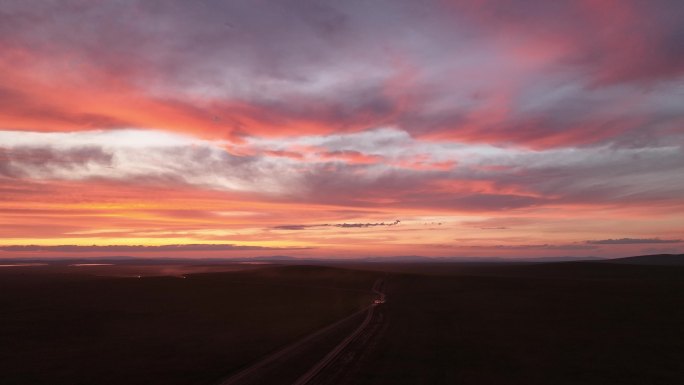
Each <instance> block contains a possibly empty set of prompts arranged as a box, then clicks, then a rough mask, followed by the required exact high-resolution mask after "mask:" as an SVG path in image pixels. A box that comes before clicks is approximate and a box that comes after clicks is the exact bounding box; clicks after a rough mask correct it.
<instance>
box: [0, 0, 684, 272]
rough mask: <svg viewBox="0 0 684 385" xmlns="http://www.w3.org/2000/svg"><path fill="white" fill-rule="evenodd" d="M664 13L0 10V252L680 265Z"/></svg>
mask: <svg viewBox="0 0 684 385" xmlns="http://www.w3.org/2000/svg"><path fill="white" fill-rule="evenodd" d="M682 20H684V3H683V2H681V1H678V0H671V1H670V0H655V1H639V0H623V1H593V0H580V1H569V0H568V1H542V0H525V1H518V2H510V1H499V0H485V1H465V0H456V1H448V0H435V1H419V2H418V1H404V0H392V1H354V0H352V1H342V2H341V1H270V0H267V1H247V2H243V1H193V2H190V1H176V0H170V1H159V2H157V1H142V0H140V1H134V0H130V1H129V0H126V1H80V0H73V1H72V0H65V1H57V2H47V1H30V0H29V1H26V0H21V1H19V0H5V1H0V259H1V258H17V257H36V256H46V257H64V256H85V257H87V256H106V255H131V256H151V257H163V256H173V257H180V256H184V257H246V256H266V255H289V256H295V257H316V258H352V257H365V256H400V255H423V256H434V257H451V256H453V257H504V258H505V257H523V258H524V257H543V256H549V257H552V256H599V257H617V256H629V255H639V254H655V253H684V23H682Z"/></svg>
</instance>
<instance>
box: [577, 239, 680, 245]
mask: <svg viewBox="0 0 684 385" xmlns="http://www.w3.org/2000/svg"><path fill="white" fill-rule="evenodd" d="M682 242H684V241H683V240H681V239H660V238H620V239H600V240H594V241H586V243H588V244H590V245H635V244H652V243H682Z"/></svg>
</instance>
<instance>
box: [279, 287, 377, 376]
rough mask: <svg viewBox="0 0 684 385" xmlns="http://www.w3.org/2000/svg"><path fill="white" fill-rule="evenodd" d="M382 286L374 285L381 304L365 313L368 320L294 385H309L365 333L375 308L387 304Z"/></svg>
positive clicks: (374, 305) (375, 304) (370, 307)
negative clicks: (380, 289) (381, 289)
mask: <svg viewBox="0 0 684 385" xmlns="http://www.w3.org/2000/svg"><path fill="white" fill-rule="evenodd" d="M381 286H382V280H381V279H378V280H377V281H375V284H374V285H373V292H374V293H375V294H377V295H378V298H377V299H379V300H380V301H381V302H376V301H373V305H371V306H369V307H368V308H367V309H366V310H365V311H367V313H366V318H364V320H363V322H362V323H361V325H359V327H358V328H356V329H355V330H354V331H353V332H352V333H351V334H349V335H348V336H347V337H346V338H345V339H343V340H342V341H341V342H340V343H339V344H338V345H337V346H335V348H334V349H333V350H331V351H330V352H329V353H328V354H326V356H325V357H323V359H322V360H320V361H319V362H318V363H316V365H314V366H313V367H312V368H311V369H309V370H308V371H307V372H306V373H304V374H303V375H302V376H301V377H299V378H298V379H297V381H295V382H294V383H293V384H292V385H306V384H308V383H309V382H310V381H311V380H312V379H313V378H314V377H315V376H316V375H317V374H318V373H320V372H321V371H322V370H323V369H325V368H326V367H328V365H330V364H331V363H332V362H333V361H334V360H335V359H336V358H337V357H338V356H339V355H340V353H342V351H343V350H344V349H345V348H346V347H347V345H349V344H350V343H351V342H352V341H353V340H354V339H355V338H356V337H358V336H359V335H360V334H361V333H363V332H364V330H365V329H366V328H367V327H368V324H369V323H370V321H371V319H372V318H373V312H374V310H375V307H376V306H378V304H379V303H384V302H385V293H382V292H381V291H379V290H378V289H379V288H380V287H381Z"/></svg>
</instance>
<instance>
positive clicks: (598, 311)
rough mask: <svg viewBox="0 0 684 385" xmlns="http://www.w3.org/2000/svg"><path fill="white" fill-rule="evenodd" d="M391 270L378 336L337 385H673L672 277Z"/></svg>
mask: <svg viewBox="0 0 684 385" xmlns="http://www.w3.org/2000/svg"><path fill="white" fill-rule="evenodd" d="M374 268H376V269H377V268H378V266H375V267H374ZM391 270H393V271H395V273H394V274H393V276H392V278H391V279H390V280H388V282H389V285H388V288H387V290H388V298H389V300H388V303H387V304H386V308H385V312H386V314H387V325H386V330H385V331H384V333H383V334H382V335H381V336H379V340H378V347H377V348H376V349H375V351H374V352H373V354H372V355H371V356H370V358H368V359H367V362H366V363H364V365H363V366H362V368H361V369H360V371H359V372H358V373H356V374H355V375H354V378H353V381H350V382H349V383H354V384H395V385H396V384H464V385H468V384H473V385H475V384H477V385H483V384H485V385H486V384H526V385H531V384H560V385H563V384H568V385H569V384H621V385H625V384H634V385H636V384H677V383H684V366H682V362H683V360H684V353H683V352H684V326H683V325H684V269H682V268H681V267H679V268H674V267H662V266H625V265H610V264H591V263H562V264H549V265H543V264H542V265H509V266H506V265H467V264H466V265H459V264H453V265H450V264H442V265H420V266H419V265H415V266H410V265H403V266H397V265H394V266H391ZM401 271H404V272H403V273H402V272H401Z"/></svg>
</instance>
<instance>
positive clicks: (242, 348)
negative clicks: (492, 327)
mask: <svg viewBox="0 0 684 385" xmlns="http://www.w3.org/2000/svg"><path fill="white" fill-rule="evenodd" d="M223 268H224V269H225V266H224V267H223ZM93 269H94V267H93ZM107 269H108V267H105V266H102V267H100V270H98V274H104V273H106V272H107ZM122 269H123V270H126V271H129V269H127V268H121V267H116V268H114V267H112V268H109V270H111V272H112V273H113V274H115V275H118V274H120V273H121V270H122ZM190 270H194V268H191V269H190ZM130 271H134V270H130ZM180 271H183V270H174V273H177V272H180ZM148 273H149V271H148ZM373 276H374V274H359V273H358V272H350V271H345V270H339V269H322V268H318V267H287V266H285V267H276V268H273V267H266V268H263V267H262V269H259V270H248V271H235V272H228V273H213V274H194V275H193V274H189V275H187V278H186V279H183V278H179V277H177V276H173V277H147V278H145V277H144V278H140V279H138V278H108V277H95V276H92V275H87V274H85V273H83V270H80V269H73V268H72V269H69V268H67V267H64V266H60V267H54V268H50V267H37V268H36V267H26V268H6V269H4V270H1V271H0V309H1V310H0V311H1V315H0V373H1V377H0V383H2V384H205V383H213V382H215V381H216V380H217V379H219V378H221V377H223V376H225V375H226V374H228V373H230V372H232V371H234V370H235V369H237V368H239V367H240V366H243V365H245V364H247V363H250V362H251V361H254V360H255V359H257V358H259V357H261V356H262V355H264V354H266V353H268V352H269V351H271V350H273V349H275V348H277V347H279V346H282V345H284V344H287V343H289V342H292V341H295V340H297V339H299V338H301V337H302V336H305V335H307V334H309V333H311V332H313V331H315V330H317V329H318V328H320V327H322V326H324V325H327V324H329V323H331V322H333V321H335V320H336V319H339V318H342V317H343V316H345V315H347V314H349V313H352V312H354V311H356V310H358V309H359V308H361V307H362V306H366V305H367V303H369V301H370V298H371V296H370V294H369V293H368V289H369V288H370V287H371V286H372V283H373V279H374V278H373Z"/></svg>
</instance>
